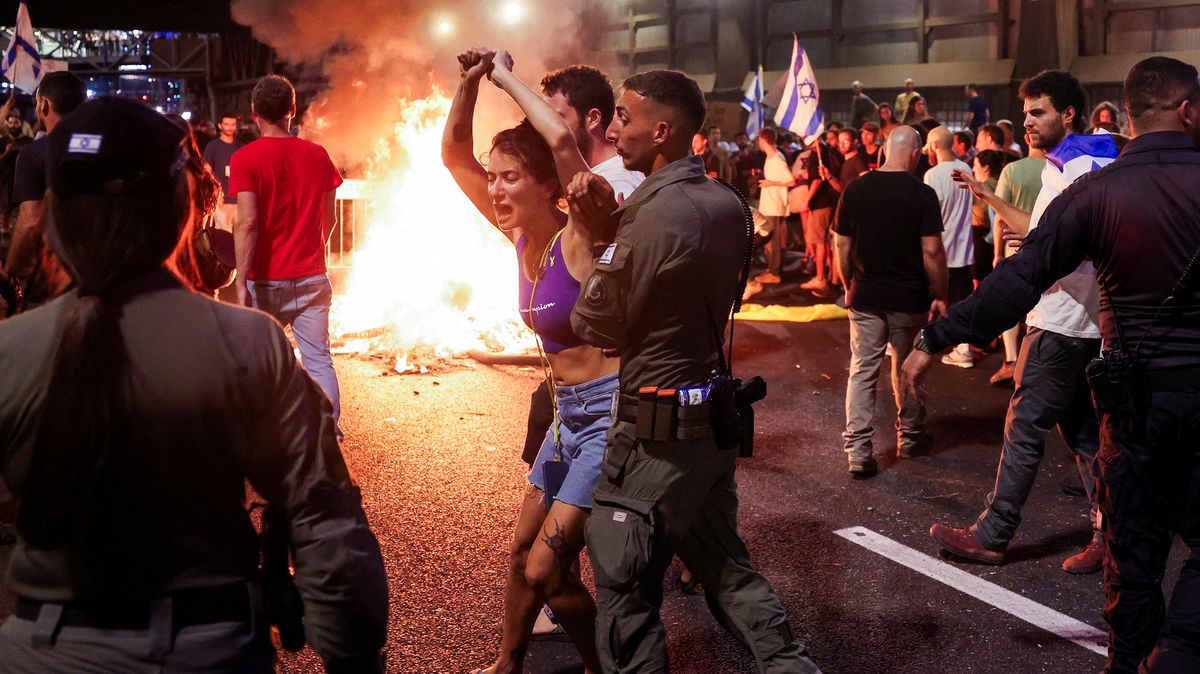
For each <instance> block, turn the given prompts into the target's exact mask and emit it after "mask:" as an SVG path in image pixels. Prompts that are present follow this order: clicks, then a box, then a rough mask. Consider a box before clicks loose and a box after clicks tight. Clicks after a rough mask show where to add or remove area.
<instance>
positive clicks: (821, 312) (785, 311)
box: [737, 304, 849, 323]
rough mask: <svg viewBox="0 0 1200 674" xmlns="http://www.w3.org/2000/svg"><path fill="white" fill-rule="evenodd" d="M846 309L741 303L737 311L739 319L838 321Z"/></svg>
mask: <svg viewBox="0 0 1200 674" xmlns="http://www.w3.org/2000/svg"><path fill="white" fill-rule="evenodd" d="M848 317H849V315H848V314H847V313H846V310H845V309H843V308H841V307H839V306H838V305H836V304H814V305H813V306H811V307H785V306H783V305H781V304H771V305H767V306H763V305H761V304H743V305H742V310H741V312H739V313H738V315H737V319H738V320H739V321H780V322H783V323H811V322H812V321H840V320H843V319H846V318H848Z"/></svg>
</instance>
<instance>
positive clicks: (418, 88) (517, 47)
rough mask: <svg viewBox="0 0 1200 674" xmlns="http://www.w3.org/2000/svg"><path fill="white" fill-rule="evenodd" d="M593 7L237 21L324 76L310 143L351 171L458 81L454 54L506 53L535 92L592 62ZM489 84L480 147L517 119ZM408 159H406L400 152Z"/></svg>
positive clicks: (556, 3)
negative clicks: (565, 70) (548, 75)
mask: <svg viewBox="0 0 1200 674" xmlns="http://www.w3.org/2000/svg"><path fill="white" fill-rule="evenodd" d="M585 4H586V5H591V4H594V3H591V2H586V1H585V0H496V1H493V2H482V1H479V0H466V1H461V2H454V1H453V0H439V1H437V2H431V1H430V0H425V1H423V2H416V1H413V0H357V1H350V0H233V2H232V14H233V18H234V20H235V21H237V22H238V23H240V24H243V25H245V26H248V27H249V28H250V29H251V30H252V32H253V34H254V36H255V38H257V39H258V40H259V41H261V42H263V43H265V44H267V45H269V46H271V47H273V48H274V49H275V50H276V52H277V53H278V54H279V56H280V58H281V59H283V60H285V61H287V62H288V63H290V64H292V65H293V66H294V67H296V68H298V69H300V70H301V72H303V71H304V70H305V69H320V72H321V74H322V75H323V76H324V79H325V81H326V82H327V83H328V89H325V90H324V91H322V92H320V93H319V94H318V95H317V96H316V98H315V99H314V100H313V102H312V105H311V106H310V107H309V109H308V113H307V114H306V116H305V118H304V119H303V120H301V121H302V123H303V124H304V126H305V130H304V133H305V136H306V137H308V138H310V139H312V140H315V141H317V142H319V143H321V144H323V145H325V146H326V148H327V149H328V150H329V152H330V154H331V155H332V156H333V158H334V161H336V162H337V163H338V164H339V165H341V166H344V167H346V168H350V169H352V170H353V169H355V168H359V169H361V168H363V167H364V166H365V163H367V162H370V161H371V159H372V157H374V156H376V155H377V154H379V153H380V151H383V152H385V153H387V154H389V155H391V156H392V157H395V154H396V153H395V152H394V151H392V150H390V149H388V148H384V147H381V146H380V144H381V143H383V144H387V143H390V142H392V141H393V140H394V135H393V134H392V126H393V125H394V124H395V121H396V120H397V119H399V118H400V116H401V113H402V109H403V107H404V106H405V104H406V101H411V100H413V99H419V98H424V97H425V96H427V95H428V94H429V93H431V91H432V90H433V87H435V86H436V87H439V88H440V90H441V91H442V92H443V93H444V94H445V95H450V94H451V93H452V92H453V88H454V86H456V84H457V81H458V74H457V73H458V63H457V61H456V60H455V55H456V54H457V53H458V52H459V51H461V50H463V49H465V48H468V47H472V46H487V47H491V48H494V49H501V48H503V49H508V50H509V51H510V52H511V53H512V54H513V56H514V57H515V59H516V61H517V69H516V71H517V74H518V75H520V76H521V77H522V78H523V79H524V80H525V81H526V82H527V83H529V84H530V85H531V86H536V85H537V83H538V82H539V81H540V79H541V76H542V74H543V73H544V72H545V71H546V70H547V69H549V68H555V67H559V66H562V65H567V64H570V63H576V62H584V59H585V58H586V56H585V55H586V54H587V53H589V52H590V51H591V48H590V47H591V45H589V44H588V40H590V39H594V37H592V36H594V35H595V33H597V32H598V31H595V30H592V31H588V30H586V28H587V24H590V23H592V21H591V20H590V18H589V13H588V12H587V11H585ZM492 89H493V88H492V87H487V86H485V87H484V88H483V93H482V94H481V97H480V104H479V106H478V116H477V117H478V118H477V122H476V125H475V132H476V144H477V146H480V145H485V144H486V142H487V140H489V139H490V138H491V135H492V134H493V133H495V132H496V131H498V130H499V129H501V128H503V127H504V126H506V125H510V124H511V123H513V122H515V121H516V120H517V119H519V112H518V110H517V109H516V108H515V106H513V105H512V104H511V102H510V101H508V99H507V97H504V96H503V95H502V94H500V93H499V92H496V91H494V90H492ZM401 153H402V152H401Z"/></svg>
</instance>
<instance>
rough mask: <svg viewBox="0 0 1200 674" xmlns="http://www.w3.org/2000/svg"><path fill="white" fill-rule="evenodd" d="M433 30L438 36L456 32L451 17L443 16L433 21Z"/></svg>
mask: <svg viewBox="0 0 1200 674" xmlns="http://www.w3.org/2000/svg"><path fill="white" fill-rule="evenodd" d="M433 32H434V34H435V35H437V36H438V37H446V36H447V35H450V34H451V33H453V32H454V22H453V21H451V20H450V18H449V17H442V18H439V19H437V20H435V21H434V22H433Z"/></svg>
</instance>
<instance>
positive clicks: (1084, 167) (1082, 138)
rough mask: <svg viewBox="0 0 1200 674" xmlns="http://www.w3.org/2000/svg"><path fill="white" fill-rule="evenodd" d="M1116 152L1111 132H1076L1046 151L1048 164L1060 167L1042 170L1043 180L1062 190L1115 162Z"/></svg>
mask: <svg viewBox="0 0 1200 674" xmlns="http://www.w3.org/2000/svg"><path fill="white" fill-rule="evenodd" d="M1117 154H1118V152H1117V143H1116V142H1115V141H1114V140H1113V138H1112V136H1111V135H1109V134H1108V133H1095V134H1082V133H1073V134H1071V135H1069V136H1067V137H1066V138H1064V139H1062V142H1060V143H1059V144H1058V145H1056V146H1055V148H1054V149H1053V150H1051V151H1049V152H1047V153H1046V163H1047V164H1049V165H1050V166H1051V167H1053V168H1055V169H1058V170H1057V171H1053V170H1048V171H1043V172H1042V180H1043V182H1049V183H1050V186H1051V187H1052V188H1054V189H1057V190H1058V191H1059V192H1062V191H1064V190H1066V189H1067V188H1068V187H1070V186H1071V183H1073V182H1075V180H1076V179H1078V178H1079V177H1080V176H1082V175H1083V174H1085V173H1089V172H1091V171H1095V170H1096V169H1099V168H1102V167H1104V166H1108V165H1109V164H1111V163H1113V161H1115V160H1116V158H1117ZM1048 168H1049V167H1048Z"/></svg>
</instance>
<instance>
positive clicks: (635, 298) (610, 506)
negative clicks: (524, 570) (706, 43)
mask: <svg viewBox="0 0 1200 674" xmlns="http://www.w3.org/2000/svg"><path fill="white" fill-rule="evenodd" d="M704 116H705V104H704V97H703V95H702V94H701V92H700V88H699V86H697V84H696V83H695V82H694V81H692V80H690V79H688V77H687V76H685V75H684V74H682V73H680V72H676V71H666V70H656V71H650V72H646V73H641V74H639V75H635V76H633V77H631V78H629V79H628V80H626V81H625V83H624V85H623V91H622V93H621V96H620V98H619V100H618V101H617V112H616V116H615V117H614V119H613V122H612V124H611V125H610V126H609V129H608V137H609V138H610V139H611V140H613V141H614V142H615V144H616V148H617V152H618V153H619V154H620V155H621V157H622V158H623V159H624V162H625V167H626V168H628V169H631V170H635V171H641V172H643V173H645V174H646V176H647V178H646V181H645V182H643V183H642V184H641V186H639V187H638V188H637V189H636V190H634V192H633V193H632V194H631V195H629V196H628V197H627V198H626V199H625V201H624V204H623V205H622V207H621V208H620V209H619V210H618V211H617V217H618V218H619V229H618V230H617V234H616V237H615V239H614V240H613V242H612V243H611V244H610V245H608V246H607V247H605V248H603V250H602V253H601V254H600V255H599V257H598V258H597V259H596V261H595V269H594V272H593V274H592V275H591V276H590V277H589V278H588V280H587V281H586V282H585V283H584V286H583V290H582V292H581V293H580V298H579V301H578V303H577V304H576V305H575V311H574V314H573V315H572V321H571V324H572V326H573V327H574V329H575V332H576V334H578V335H580V336H581V337H583V338H584V339H585V340H587V341H588V342H590V343H592V344H595V345H597V346H600V347H603V348H611V349H616V350H617V351H618V352H619V354H620V357H621V371H620V376H621V392H622V396H621V403H622V404H621V413H620V415H619V421H617V422H615V423H614V424H613V427H612V429H611V430H610V431H609V434H608V447H607V453H606V460H605V466H604V475H603V476H602V477H601V479H600V485H599V488H598V489H597V491H596V494H595V505H594V507H593V510H592V515H591V517H590V518H589V520H588V524H587V529H586V538H587V545H588V554H589V555H590V557H591V560H592V567H593V569H594V571H595V576H596V586H597V587H596V603H597V608H598V613H599V615H598V616H597V621H596V623H597V624H596V628H597V635H598V638H597V642H598V643H597V645H598V646H599V647H600V655H601V661H602V663H603V665H604V670H605V671H606V672H665V671H667V666H668V664H667V652H666V634H665V631H664V629H663V626H662V623H661V621H660V618H659V607H660V606H661V604H662V580H663V575H664V573H665V572H666V569H667V566H668V565H669V564H670V561H671V557H672V556H673V555H675V554H678V555H679V557H680V558H681V559H682V560H683V562H684V563H685V564H686V565H687V567H688V568H689V569H691V570H692V572H693V573H694V574H695V576H696V578H697V579H698V580H699V581H700V582H701V583H702V584H703V586H704V589H705V592H706V593H707V598H708V603H709V606H710V608H711V609H712V611H713V613H714V614H715V615H716V617H717V619H718V620H719V621H720V622H721V624H722V625H724V626H725V627H726V628H727V629H729V630H730V631H731V632H732V633H733V634H735V635H737V636H738V638H740V639H741V640H742V641H743V643H745V644H746V646H747V647H748V648H749V649H750V651H751V653H753V655H754V658H755V660H756V661H757V662H758V664H759V668H760V670H761V671H762V672H815V671H818V670H817V668H816V666H815V665H814V664H813V663H812V661H811V660H809V659H808V657H807V656H806V655H805V652H804V648H803V646H801V645H800V644H798V643H797V642H796V641H795V639H794V638H793V636H792V632H791V630H790V628H789V627H788V622H787V616H786V614H785V613H784V609H783V605H782V604H781V603H780V601H779V598H778V597H777V596H776V594H775V591H774V590H773V589H772V587H771V585H770V583H768V582H767V580H766V579H765V578H763V577H762V576H761V575H760V574H759V573H758V572H757V571H755V570H754V568H753V567H752V566H751V565H750V559H749V555H748V553H747V551H746V546H745V544H744V543H743V542H742V539H741V537H740V536H739V535H738V532H737V490H736V487H735V484H734V466H735V459H736V457H737V451H736V449H724V450H722V449H718V447H717V443H716V442H715V440H714V437H713V429H712V427H711V425H710V424H709V422H708V415H707V409H706V408H703V407H701V406H699V405H697V406H695V407H682V406H679V405H677V404H675V403H673V402H672V401H674V400H678V398H677V397H675V396H673V395H671V393H672V392H676V390H677V389H680V388H681V387H688V386H692V387H695V386H700V385H703V384H704V383H705V382H706V380H708V379H709V378H710V375H711V373H712V372H713V371H714V370H715V369H717V368H718V365H719V362H720V357H719V354H720V351H721V348H722V346H721V343H722V341H723V340H722V333H723V330H724V326H725V323H726V319H727V318H728V316H729V314H730V309H731V307H732V304H733V301H734V298H735V296H736V295H737V292H738V289H737V285H738V274H739V270H740V267H741V264H742V255H743V251H744V250H745V247H746V229H745V226H744V225H743V222H744V220H743V211H742V207H741V204H740V202H739V200H738V198H737V197H736V196H735V194H734V193H733V192H732V191H731V190H729V189H728V188H726V187H723V186H721V185H720V184H718V183H716V182H714V181H712V180H710V179H709V178H708V177H707V176H706V175H705V173H704V164H703V162H702V160H701V159H700V158H699V157H695V156H689V155H690V143H691V139H692V136H693V135H694V134H695V133H696V132H697V131H698V130H699V129H700V127H701V124H702V123H703V121H704ZM585 178H586V176H585ZM582 182H586V183H587V185H586V186H585V187H581V184H580V183H581V180H580V179H579V178H577V179H576V180H575V181H573V183H572V185H571V186H570V188H569V190H568V191H569V193H570V195H572V197H573V199H572V200H573V207H578V205H579V204H580V203H581V202H584V203H586V201H587V195H589V194H590V193H591V192H590V191H589V190H594V189H603V185H602V181H601V180H600V179H596V178H590V179H585V180H583V181H582ZM597 186H600V187H597ZM609 192H610V190H609ZM581 193H582V194H583V195H584V197H583V198H582V199H581V198H580V194H581ZM660 394H666V395H660ZM700 398H702V395H698V396H697V398H696V402H697V403H699V401H700ZM648 414H649V415H654V416H657V419H656V421H655V422H654V426H653V430H651V428H650V427H649V425H647V424H646V423H644V422H646V419H647V416H646V415H648ZM639 421H641V422H643V423H638V422H639Z"/></svg>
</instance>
